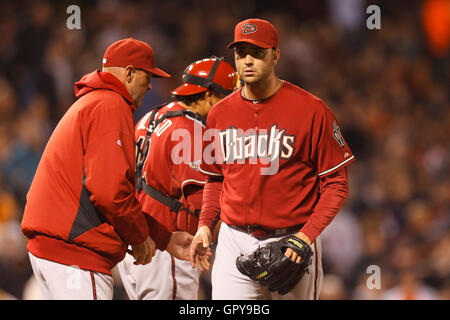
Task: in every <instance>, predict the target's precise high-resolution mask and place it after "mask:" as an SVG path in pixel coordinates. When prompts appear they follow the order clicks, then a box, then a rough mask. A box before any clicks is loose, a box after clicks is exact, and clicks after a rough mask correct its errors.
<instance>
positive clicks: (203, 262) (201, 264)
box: [190, 226, 212, 271]
mask: <svg viewBox="0 0 450 320" xmlns="http://www.w3.org/2000/svg"><path fill="white" fill-rule="evenodd" d="M210 243H211V230H209V228H208V227H207V226H202V227H200V228H199V229H198V230H197V233H196V234H195V236H194V240H192V244H191V252H190V258H191V265H192V268H195V266H196V265H197V267H198V268H199V270H200V271H205V270H209V267H210V263H209V257H210V256H211V255H212V253H211V249H210V248H209V245H210Z"/></svg>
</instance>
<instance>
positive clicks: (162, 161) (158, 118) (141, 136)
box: [118, 57, 238, 300]
mask: <svg viewBox="0 0 450 320" xmlns="http://www.w3.org/2000/svg"><path fill="white" fill-rule="evenodd" d="M237 79H238V76H237V73H236V70H234V68H233V67H232V66H231V65H230V64H229V63H228V62H225V61H223V60H222V59H220V58H217V57H212V58H208V59H202V60H198V61H195V62H194V63H192V64H190V65H189V66H188V67H187V68H186V70H185V71H184V74H183V84H181V85H180V86H179V87H178V88H176V89H174V90H173V91H172V95H173V96H174V97H175V100H176V101H173V102H171V103H168V104H164V105H161V106H157V107H155V108H153V109H152V110H151V111H150V112H149V113H147V114H146V115H145V116H144V117H143V118H142V119H141V120H140V121H139V122H138V124H137V125H136V130H135V134H136V141H137V150H138V152H137V154H136V172H137V177H138V179H137V191H138V194H137V198H138V200H139V202H140V203H141V205H142V208H143V212H144V213H145V214H146V215H149V216H151V217H152V218H153V219H154V220H156V221H158V222H159V223H160V224H162V225H163V226H165V228H166V229H167V230H168V231H170V232H176V231H187V232H189V233H191V234H192V235H194V234H195V232H196V231H197V224H198V215H199V212H200V208H201V203H202V193H203V186H204V185H205V183H206V181H205V177H204V176H203V175H202V174H201V173H200V172H199V170H198V164H199V163H200V161H201V153H200V154H197V152H196V150H198V151H200V152H201V149H202V136H203V130H204V122H205V119H206V115H207V114H208V112H209V110H210V109H211V108H212V106H213V105H214V104H215V103H217V102H218V101H220V100H221V99H222V98H224V97H225V96H226V95H228V94H230V93H231V92H233V90H234V88H235V86H236V83H237ZM180 140H181V141H180ZM186 143H187V144H186ZM180 146H184V147H183V148H181V149H180V148H179V147H180ZM152 236H153V238H154V239H155V240H159V241H161V239H160V237H159V236H158V234H152ZM118 269H119V272H120V276H121V279H122V282H123V284H124V287H125V290H126V292H127V294H128V296H129V298H130V299H131V300H150V299H163V300H172V299H174V300H175V299H178V300H179V299H182V300H185V299H189V300H194V299H197V296H198V289H199V276H200V273H199V270H198V269H192V268H191V265H190V263H189V262H188V261H183V260H180V259H177V258H175V257H174V256H172V255H171V254H170V253H169V252H167V251H160V250H157V251H156V254H155V257H154V258H153V260H152V262H151V263H150V264H148V265H146V266H139V265H135V264H133V257H132V256H131V255H129V254H127V255H126V257H125V259H124V260H123V261H122V262H121V263H119V264H118Z"/></svg>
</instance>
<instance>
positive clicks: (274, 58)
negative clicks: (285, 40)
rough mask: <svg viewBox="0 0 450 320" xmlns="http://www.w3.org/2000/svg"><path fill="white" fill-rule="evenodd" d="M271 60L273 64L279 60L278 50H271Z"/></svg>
mask: <svg viewBox="0 0 450 320" xmlns="http://www.w3.org/2000/svg"><path fill="white" fill-rule="evenodd" d="M272 58H273V64H277V63H278V60H279V59H280V49H278V48H275V49H272Z"/></svg>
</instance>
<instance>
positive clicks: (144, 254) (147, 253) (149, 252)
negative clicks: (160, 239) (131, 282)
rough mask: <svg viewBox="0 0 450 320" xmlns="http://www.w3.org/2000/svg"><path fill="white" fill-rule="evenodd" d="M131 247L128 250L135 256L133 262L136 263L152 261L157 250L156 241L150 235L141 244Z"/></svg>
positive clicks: (142, 263)
mask: <svg viewBox="0 0 450 320" xmlns="http://www.w3.org/2000/svg"><path fill="white" fill-rule="evenodd" d="M131 248H132V249H131V250H127V252H128V253H129V254H131V255H132V256H133V258H134V260H135V261H134V262H133V264H135V265H139V264H141V265H144V264H148V263H150V261H152V258H153V256H154V255H155V252H156V249H155V248H156V247H155V241H153V240H152V238H150V237H147V239H145V241H144V242H142V243H141V244H137V245H134V246H131Z"/></svg>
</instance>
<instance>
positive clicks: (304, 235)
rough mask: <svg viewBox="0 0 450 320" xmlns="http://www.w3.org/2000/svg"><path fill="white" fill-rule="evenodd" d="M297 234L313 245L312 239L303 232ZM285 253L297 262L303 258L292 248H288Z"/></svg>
mask: <svg viewBox="0 0 450 320" xmlns="http://www.w3.org/2000/svg"><path fill="white" fill-rule="evenodd" d="M295 236H296V237H298V238H300V239H302V240H303V241H305V242H306V243H307V244H308V246H311V240H310V239H309V238H308V236H307V235H306V234H304V233H303V232H300V231H299V232H297V233H296V234H295ZM284 255H285V256H286V257H288V258H289V259H291V260H292V261H293V262H295V263H300V261H301V260H302V258H301V257H300V256H299V255H298V254H297V253H296V252H295V251H294V250H292V249H291V248H287V249H286V252H285V253H284Z"/></svg>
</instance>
